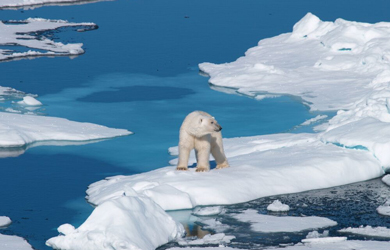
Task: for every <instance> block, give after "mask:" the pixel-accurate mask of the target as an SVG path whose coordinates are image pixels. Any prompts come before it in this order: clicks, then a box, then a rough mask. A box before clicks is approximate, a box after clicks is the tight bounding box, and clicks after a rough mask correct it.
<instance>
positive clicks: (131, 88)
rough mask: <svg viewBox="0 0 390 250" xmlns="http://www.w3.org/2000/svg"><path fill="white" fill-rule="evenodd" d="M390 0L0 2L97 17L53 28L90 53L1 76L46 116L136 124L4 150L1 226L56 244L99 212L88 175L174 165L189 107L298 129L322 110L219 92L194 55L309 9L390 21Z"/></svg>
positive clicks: (279, 29) (236, 128)
mask: <svg viewBox="0 0 390 250" xmlns="http://www.w3.org/2000/svg"><path fill="white" fill-rule="evenodd" d="M389 5H390V3H388V1H371V2H370V4H368V3H366V1H343V2H342V3H341V2H340V1H326V2H324V1H322V2H319V1H311V0H306V1H298V0H297V1H290V0H284V1H275V0H263V1H239V0H213V1H209V0H207V1H206V0H199V1H189V0H170V1H167V0H150V1H141V0H130V1H129V0H117V1H113V2H99V3H93V4H86V5H78V6H63V7H52V6H50V7H42V8H38V9H34V10H17V11H15V10H3V11H0V16H1V19H2V20H14V19H16V20H22V19H26V18H28V17H43V18H50V19H65V20H69V21H74V22H84V21H86V22H95V23H96V24H97V25H99V29H97V30H93V31H88V32H75V31H74V30H73V29H61V30H60V31H58V32H57V31H56V32H53V33H52V37H53V39H54V40H56V41H61V42H64V43H66V42H81V43H84V47H83V48H84V49H85V51H86V53H85V54H83V55H81V56H78V57H76V58H72V59H71V58H68V57H58V58H37V59H34V60H27V59H26V60H17V61H10V62H5V63H1V64H0V84H1V85H2V86H10V87H13V88H16V89H18V90H22V91H25V92H27V93H33V94H38V95H39V98H38V99H39V100H40V101H42V102H43V103H44V104H45V106H44V107H43V108H42V109H41V110H40V113H41V114H45V115H50V116H57V117H65V118H68V119H70V120H75V121H83V122H84V121H85V122H93V123H98V124H102V125H106V126H109V127H116V128H126V129H129V130H131V131H133V132H135V134H134V135H131V136H127V137H122V138H115V139H112V140H105V141H101V142H98V143H93V144H86V145H78V146H39V147H32V148H29V149H27V150H26V151H25V152H24V154H22V153H23V151H24V149H20V150H19V151H20V152H19V153H20V154H21V155H20V156H18V157H9V158H2V159H0V173H1V174H0V183H1V184H0V201H1V203H0V215H6V216H9V217H10V218H11V219H12V220H13V224H12V225H11V226H10V227H9V228H7V229H5V230H1V231H0V233H4V234H15V235H19V236H22V237H24V238H26V239H27V240H28V241H29V243H30V244H31V245H32V246H33V247H34V248H36V249H48V248H47V247H46V246H45V245H44V243H45V241H46V240H47V239H48V238H50V237H52V236H55V235H57V232H56V230H55V229H56V228H57V227H58V226H59V225H61V224H63V223H72V224H74V225H75V226H77V225H79V224H80V223H82V222H83V221H84V220H85V219H86V217H87V216H88V215H89V214H90V212H91V211H92V208H91V206H89V205H88V204H87V203H86V202H85V200H84V194H85V190H86V189H87V186H88V185H89V184H91V183H92V182H94V181H98V180H100V179H103V178H104V177H106V176H111V175H117V174H126V175H128V174H134V173H140V172H144V171H148V170H152V169H156V168H159V167H163V166H166V165H168V161H169V160H170V159H171V156H169V154H168V152H167V149H168V147H171V146H175V145H176V144H177V142H178V130H179V127H180V124H181V122H182V120H183V118H184V117H185V115H186V114H188V113H189V112H191V111H193V110H204V111H207V112H209V113H211V114H212V115H213V116H215V117H216V118H217V120H218V122H219V123H220V124H221V125H222V126H223V131H222V133H223V135H224V137H237V136H250V135H260V134H269V133H278V132H287V131H293V132H294V131H297V129H296V125H299V124H301V123H302V122H303V121H305V120H307V119H309V118H312V117H315V116H316V115H317V114H314V113H310V112H308V109H307V107H305V106H304V105H303V104H301V103H300V102H299V101H297V100H294V99H291V98H289V97H281V98H272V99H265V100H262V101H256V100H254V99H251V98H247V97H243V96H239V95H233V94H226V93H223V92H219V91H216V90H212V89H211V88H210V86H209V85H208V82H207V81H208V79H207V78H206V77H203V76H201V75H199V73H198V68H197V64H198V63H201V62H206V61H209V62H214V63H223V62H230V61H233V60H235V59H237V58H238V57H240V56H242V55H243V54H244V52H245V51H246V50H247V49H248V48H250V47H253V46H255V45H256V44H257V42H258V41H259V40H260V39H262V38H266V37H271V36H275V35H278V34H281V33H285V32H289V31H291V29H292V25H293V24H294V23H296V22H297V21H298V20H299V19H300V18H302V17H303V16H304V15H305V14H306V13H307V12H309V11H310V12H313V13H314V14H316V15H318V16H319V17H320V18H321V19H323V20H334V19H336V18H338V17H343V18H345V19H349V20H355V21H365V22H377V21H389V19H390V17H389V16H388V13H387V11H386V10H387V9H388V7H389ZM362 10H364V11H362ZM46 35H47V34H46ZM7 105H8V104H7ZM299 129H300V130H302V128H299ZM8 153H9V152H8ZM150 155H152V156H153V157H150Z"/></svg>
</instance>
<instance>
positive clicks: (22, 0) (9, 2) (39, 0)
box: [0, 0, 112, 9]
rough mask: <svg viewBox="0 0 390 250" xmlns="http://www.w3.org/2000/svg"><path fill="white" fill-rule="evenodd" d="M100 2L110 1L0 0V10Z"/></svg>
mask: <svg viewBox="0 0 390 250" xmlns="http://www.w3.org/2000/svg"><path fill="white" fill-rule="evenodd" d="M100 1H112V0H1V1H0V9H4V8H7V9H17V8H22V7H24V8H27V9H33V8H35V7H40V6H42V5H67V4H84V3H94V2H100Z"/></svg>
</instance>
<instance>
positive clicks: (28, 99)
mask: <svg viewBox="0 0 390 250" xmlns="http://www.w3.org/2000/svg"><path fill="white" fill-rule="evenodd" d="M18 104H21V105H28V106H41V105H42V103H41V102H40V101H38V100H37V99H35V98H34V97H32V96H25V97H23V100H22V101H19V102H18Z"/></svg>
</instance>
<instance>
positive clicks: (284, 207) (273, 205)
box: [267, 200, 290, 212]
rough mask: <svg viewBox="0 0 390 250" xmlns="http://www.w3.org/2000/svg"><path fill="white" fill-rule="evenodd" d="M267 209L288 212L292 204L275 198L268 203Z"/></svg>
mask: <svg viewBox="0 0 390 250" xmlns="http://www.w3.org/2000/svg"><path fill="white" fill-rule="evenodd" d="M267 210H268V211H272V212H287V211H289V210H290V206H289V205H286V204H283V203H282V202H280V200H275V201H274V202H272V203H271V204H269V205H268V207H267Z"/></svg>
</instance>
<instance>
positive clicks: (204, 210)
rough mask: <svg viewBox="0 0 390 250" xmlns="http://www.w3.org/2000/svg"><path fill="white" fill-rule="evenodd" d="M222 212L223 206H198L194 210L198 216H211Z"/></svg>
mask: <svg viewBox="0 0 390 250" xmlns="http://www.w3.org/2000/svg"><path fill="white" fill-rule="evenodd" d="M221 212H222V207H221V206H213V207H196V208H195V209H194V211H193V212H192V214H193V215H197V216H211V215H217V214H220V213H221Z"/></svg>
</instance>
